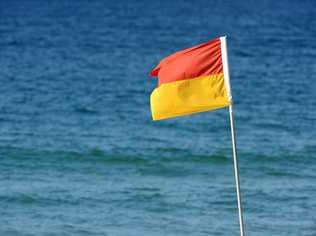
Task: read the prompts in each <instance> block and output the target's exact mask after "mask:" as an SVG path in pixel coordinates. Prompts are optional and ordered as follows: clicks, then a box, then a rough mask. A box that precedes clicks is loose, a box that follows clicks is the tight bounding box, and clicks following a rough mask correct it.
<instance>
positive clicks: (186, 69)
mask: <svg viewBox="0 0 316 236" xmlns="http://www.w3.org/2000/svg"><path fill="white" fill-rule="evenodd" d="M150 75H151V76H155V77H158V85H157V88H155V89H154V91H153V92H152V94H151V96H150V104H151V112H152V118H153V120H161V119H167V118H171V117H175V116H182V115H188V114H192V113H197V112H203V111H210V110H215V109H219V108H224V107H227V106H229V105H230V104H231V100H232V98H231V93H230V84H229V72H228V62H227V52H226V37H220V38H216V39H213V40H211V41H208V42H206V43H203V44H200V45H197V46H195V47H191V48H188V49H185V50H182V51H178V52H176V53H174V54H172V55H170V56H168V57H166V58H164V59H163V60H161V61H160V63H159V65H158V66H156V67H155V68H154V69H153V70H152V71H151V73H150Z"/></svg>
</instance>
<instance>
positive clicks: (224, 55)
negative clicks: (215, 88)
mask: <svg viewBox="0 0 316 236" xmlns="http://www.w3.org/2000/svg"><path fill="white" fill-rule="evenodd" d="M220 41H221V52H222V63H223V72H224V79H225V87H226V89H227V93H228V97H229V100H230V106H229V118H230V130H231V136H232V148H233V159H234V174H235V183H236V195H237V206H238V216H239V228H240V236H244V235H245V231H244V220H243V211H242V207H241V197H240V182H239V173H238V159H237V148H236V135H235V126H234V112H233V99H232V95H231V89H230V76H229V65H228V56H227V54H228V53H227V43H226V36H223V37H220Z"/></svg>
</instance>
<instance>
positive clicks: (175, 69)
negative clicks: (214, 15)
mask: <svg viewBox="0 0 316 236" xmlns="http://www.w3.org/2000/svg"><path fill="white" fill-rule="evenodd" d="M220 73H223V66H222V55H221V41H220V39H219V38H216V39H214V40H211V41H209V42H206V43H203V44H200V45H197V46H195V47H192V48H188V49H185V50H182V51H179V52H176V53H174V54H172V55H170V56H168V57H166V58H164V59H163V60H162V61H161V62H160V63H159V65H158V66H156V68H154V69H153V70H152V71H151V73H150V74H151V76H158V78H159V79H158V80H159V85H160V84H163V83H170V82H174V81H178V80H185V79H192V78H196V77H199V76H205V75H211V74H220Z"/></svg>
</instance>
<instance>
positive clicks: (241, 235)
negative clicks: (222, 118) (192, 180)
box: [229, 104, 245, 236]
mask: <svg viewBox="0 0 316 236" xmlns="http://www.w3.org/2000/svg"><path fill="white" fill-rule="evenodd" d="M229 117H230V130H231V136H232V147H233V159H234V173H235V182H236V195H237V206H238V216H239V228H240V236H244V235H245V232H244V220H243V211H242V206H241V196H240V181H239V173H238V171H239V169H238V159H237V148H236V134H235V126H234V112H233V105H232V104H231V105H230V106H229Z"/></svg>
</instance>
